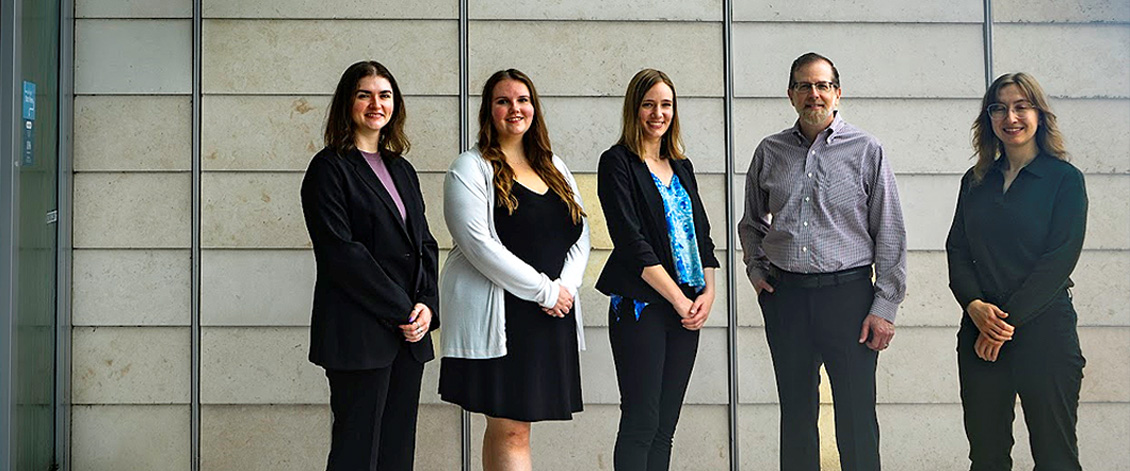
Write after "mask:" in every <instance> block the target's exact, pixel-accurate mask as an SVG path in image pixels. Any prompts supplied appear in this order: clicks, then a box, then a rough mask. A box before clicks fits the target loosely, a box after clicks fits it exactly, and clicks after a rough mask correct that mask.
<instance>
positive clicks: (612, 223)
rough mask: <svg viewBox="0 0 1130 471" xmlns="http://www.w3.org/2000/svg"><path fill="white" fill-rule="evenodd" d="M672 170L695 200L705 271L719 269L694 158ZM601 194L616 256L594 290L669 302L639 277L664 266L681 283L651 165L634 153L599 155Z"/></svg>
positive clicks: (613, 150)
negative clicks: (645, 271) (649, 270)
mask: <svg viewBox="0 0 1130 471" xmlns="http://www.w3.org/2000/svg"><path fill="white" fill-rule="evenodd" d="M671 168H672V169H673V170H674V172H675V175H676V176H678V177H679V181H680V182H682V184H683V188H685V189H686V190H687V195H689V196H690V198H691V211H692V213H693V215H694V227H695V238H696V239H697V240H698V251H699V257H700V258H701V259H702V267H703V268H718V259H717V258H715V257H714V242H713V241H712V240H711V239H710V222H709V221H707V219H706V211H705V210H704V209H703V207H702V199H701V198H699V196H698V181H697V180H695V176H694V166H693V165H691V161H690V159H686V160H671ZM597 195H598V196H599V197H600V205H601V207H602V208H603V210H604V219H605V221H606V222H607V223H608V233H609V235H610V236H612V245H613V249H612V254H611V255H609V257H608V263H606V264H605V265H604V269H603V270H602V271H601V272H600V278H599V279H598V280H597V282H596V289H598V290H600V292H601V293H604V294H606V295H613V294H617V295H620V296H624V297H627V298H631V299H635V300H639V301H646V302H649V303H659V302H667V300H666V299H664V298H663V296H661V295H660V294H659V293H658V292H657V291H655V290H654V289H653V288H652V287H651V286H650V285H648V284H647V282H646V281H644V279H643V278H641V274H642V273H643V269H644V267H648V266H653V265H663V268H664V269H665V270H667V273H668V274H669V275H671V278H672V279H674V280H678V279H679V278H678V273H677V272H676V271H675V259H674V256H673V254H672V253H671V238H670V235H669V233H668V231H667V218H666V216H665V211H664V207H663V197H662V196H660V195H659V189H658V188H656V187H655V181H654V180H653V179H652V176H651V171H650V170H648V168H647V164H646V163H644V162H643V160H641V159H640V157H639V156H638V155H636V154H635V153H634V152H632V151H630V150H628V148H627V147H624V146H622V145H619V144H617V145H615V146H612V148H610V149H608V150H606V151H604V153H603V154H601V155H600V165H599V167H598V169H597Z"/></svg>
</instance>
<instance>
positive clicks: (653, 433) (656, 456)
mask: <svg viewBox="0 0 1130 471" xmlns="http://www.w3.org/2000/svg"><path fill="white" fill-rule="evenodd" d="M619 308H620V309H619V312H617V311H616V310H615V309H613V308H610V309H609V313H608V336H609V339H610V340H611V342H612V358H613V360H615V363H616V380H617V383H618V384H619V386H620V428H619V430H618V431H617V432H616V447H615V449H614V451H613V458H612V461H613V467H614V468H615V470H616V471H665V470H667V469H668V467H669V465H670V462H671V441H672V439H673V438H674V437H675V425H676V424H677V423H678V422H679V411H680V410H681V409H682V407H683V397H684V396H685V395H686V392H687V384H688V383H689V382H690V379H691V370H692V369H693V368H694V360H695V355H696V354H697V353H698V336H699V335H698V334H699V333H698V331H690V330H687V329H684V328H683V326H682V324H680V323H679V315H678V314H676V313H675V310H674V309H673V308H672V307H671V305H670V304H667V303H655V304H649V305H648V306H647V307H646V308H644V309H643V312H641V313H640V318H639V320H636V317H635V312H634V311H635V310H634V307H633V305H632V301H630V300H624V302H623V303H621V306H620V307H619ZM617 315H619V320H617Z"/></svg>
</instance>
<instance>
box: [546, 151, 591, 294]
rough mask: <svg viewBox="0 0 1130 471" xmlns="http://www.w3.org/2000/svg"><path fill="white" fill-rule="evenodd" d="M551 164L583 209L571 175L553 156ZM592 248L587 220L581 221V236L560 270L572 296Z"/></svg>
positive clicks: (583, 272)
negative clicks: (567, 184) (555, 167)
mask: <svg viewBox="0 0 1130 471" xmlns="http://www.w3.org/2000/svg"><path fill="white" fill-rule="evenodd" d="M553 163H554V165H556V166H557V170H559V171H560V172H561V174H562V175H564V176H565V180H566V181H568V182H569V187H570V188H572V189H573V197H574V198H575V199H576V200H577V204H579V205H581V207H582V208H584V202H583V201H581V192H580V190H578V189H577V180H576V179H574V178H573V174H572V173H570V172H569V169H568V168H566V167H565V162H564V161H562V160H561V159H560V158H558V157H557V156H553ZM591 248H592V246H591V243H590V241H589V221H588V218H587V217H585V218H582V219H581V236H580V237H579V238H577V242H576V243H574V244H573V246H572V247H570V248H569V253H568V255H566V256H565V265H564V266H563V267H562V268H561V277H560V280H561V284H562V285H564V286H565V287H566V288H567V289H569V292H570V293H572V294H573V296H576V295H577V291H578V290H580V288H581V281H582V279H583V278H584V276H585V267H587V266H588V262H589V250H590V249H591Z"/></svg>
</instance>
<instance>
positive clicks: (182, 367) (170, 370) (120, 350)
mask: <svg viewBox="0 0 1130 471" xmlns="http://www.w3.org/2000/svg"><path fill="white" fill-rule="evenodd" d="M71 341H72V344H71V348H72V351H73V360H72V364H71V384H72V386H71V388H72V389H71V401H72V403H75V404H187V403H188V401H189V378H190V376H191V373H190V369H189V357H190V349H189V332H188V329H187V328H183V327H145V328H139V327H81V328H75V329H74V330H73V331H72V340H71Z"/></svg>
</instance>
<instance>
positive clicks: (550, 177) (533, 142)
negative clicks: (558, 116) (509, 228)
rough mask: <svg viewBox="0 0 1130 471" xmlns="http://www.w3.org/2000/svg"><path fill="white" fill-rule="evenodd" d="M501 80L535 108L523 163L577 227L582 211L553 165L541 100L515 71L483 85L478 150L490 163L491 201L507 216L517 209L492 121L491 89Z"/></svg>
mask: <svg viewBox="0 0 1130 471" xmlns="http://www.w3.org/2000/svg"><path fill="white" fill-rule="evenodd" d="M503 80H515V81H518V82H521V83H522V84H523V85H525V86H526V88H527V89H528V90H529V91H530V103H532V104H533V106H534V119H533V122H532V123H531V124H530V128H529V129H527V130H526V133H525V134H524V135H522V147H523V148H524V150H525V152H526V160H527V161H529V163H530V168H532V169H533V170H534V172H535V173H537V174H538V177H541V179H542V180H543V181H544V182H545V184H546V185H547V186H549V189H550V190H551V191H553V193H554V194H556V195H557V196H558V197H559V198H561V200H562V201H564V202H565V204H566V205H567V206H568V207H569V216H570V217H572V218H573V222H574V223H580V222H581V218H583V217H584V216H585V210H584V208H582V207H581V205H580V204H579V203H577V200H576V198H575V197H574V195H573V188H572V187H570V186H569V182H568V181H567V180H565V176H564V175H562V174H561V172H559V171H558V170H557V167H556V166H555V165H553V150H552V149H551V148H550V145H549V133H548V132H547V131H546V129H545V119H544V118H542V108H541V100H540V99H539V98H538V92H537V89H535V88H534V82H533V81H532V80H530V77H528V76H526V74H523V73H522V72H521V71H518V70H517V69H506V70H500V71H498V72H495V73H494V74H493V75H491V76H490V78H489V79H487V82H486V83H485V84H484V85H483V94H482V103H481V104H480V105H479V142H478V144H477V147H478V149H479V152H480V153H481V154H482V155H483V159H485V160H486V161H487V162H490V165H491V167H492V168H493V169H494V199H495V201H496V202H497V204H498V205H499V206H502V207H504V208H506V210H507V211H508V212H509V213H510V214H514V210H515V209H517V208H518V199H517V198H515V197H514V195H513V194H512V193H511V192H510V190H511V188H513V186H514V170H512V169H511V168H510V166H509V165H507V164H506V156H505V155H504V154H503V153H502V148H501V147H500V143H499V142H498V130H497V129H495V128H494V121H493V120H492V119H491V106H492V103H493V102H494V87H495V86H496V85H498V84H499V83H500V82H502V81H503Z"/></svg>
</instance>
